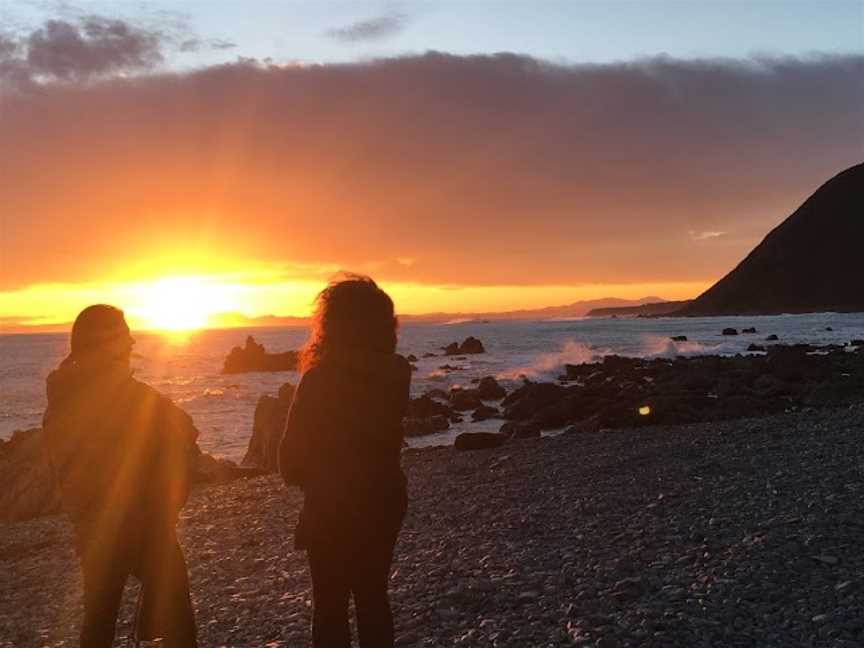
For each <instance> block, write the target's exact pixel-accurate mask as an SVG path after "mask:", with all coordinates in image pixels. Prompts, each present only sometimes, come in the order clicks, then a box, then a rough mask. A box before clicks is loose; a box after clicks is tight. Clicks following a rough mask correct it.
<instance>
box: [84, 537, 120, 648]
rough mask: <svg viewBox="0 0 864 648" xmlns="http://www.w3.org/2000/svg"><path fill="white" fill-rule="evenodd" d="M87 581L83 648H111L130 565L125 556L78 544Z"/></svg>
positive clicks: (85, 581) (85, 584)
mask: <svg viewBox="0 0 864 648" xmlns="http://www.w3.org/2000/svg"><path fill="white" fill-rule="evenodd" d="M79 557H80V560H81V572H82V575H83V580H84V621H83V622H82V624H81V648H111V645H112V644H113V643H114V633H115V626H116V625H117V613H118V612H119V610H120V601H121V600H122V598H123V587H124V586H125V585H126V580H127V579H128V578H129V573H130V565H129V561H128V560H127V559H126V556H124V555H123V552H119V551H116V550H112V549H110V548H105V547H98V546H93V545H91V544H90V543H86V544H85V542H79Z"/></svg>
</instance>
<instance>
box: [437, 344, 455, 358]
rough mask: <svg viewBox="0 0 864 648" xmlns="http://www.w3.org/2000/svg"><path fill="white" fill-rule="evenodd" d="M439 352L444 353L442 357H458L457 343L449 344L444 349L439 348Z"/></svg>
mask: <svg viewBox="0 0 864 648" xmlns="http://www.w3.org/2000/svg"><path fill="white" fill-rule="evenodd" d="M441 350H442V351H444V355H447V356H453V355H459V343H458V342H451V343H450V344H448V345H447V346H446V347H441Z"/></svg>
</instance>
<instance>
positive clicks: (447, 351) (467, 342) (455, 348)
mask: <svg viewBox="0 0 864 648" xmlns="http://www.w3.org/2000/svg"><path fill="white" fill-rule="evenodd" d="M441 348H442V350H443V351H444V355H447V356H458V355H472V354H477V353H485V352H486V349H484V348H483V343H482V342H481V341H480V340H478V339H477V338H475V337H473V336H469V337H467V338H465V339H464V340H463V341H462V343H461V344H459V343H458V342H451V343H450V344H448V345H447V346H446V347H441Z"/></svg>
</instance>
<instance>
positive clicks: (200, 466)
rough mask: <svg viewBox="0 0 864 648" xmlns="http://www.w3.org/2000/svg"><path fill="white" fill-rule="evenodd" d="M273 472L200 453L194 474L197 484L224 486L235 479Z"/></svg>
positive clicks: (193, 479) (194, 480)
mask: <svg viewBox="0 0 864 648" xmlns="http://www.w3.org/2000/svg"><path fill="white" fill-rule="evenodd" d="M268 472H272V471H271V470H269V469H264V468H259V467H257V466H252V467H245V466H238V465H237V464H236V463H234V462H233V461H231V460H230V459H223V458H218V457H214V456H213V455H211V454H208V453H206V452H198V455H197V457H196V459H195V466H194V468H193V473H192V481H193V482H194V483H196V484H224V483H226V482H230V481H234V480H235V479H241V478H248V477H257V476H259V475H264V474H266V473H268Z"/></svg>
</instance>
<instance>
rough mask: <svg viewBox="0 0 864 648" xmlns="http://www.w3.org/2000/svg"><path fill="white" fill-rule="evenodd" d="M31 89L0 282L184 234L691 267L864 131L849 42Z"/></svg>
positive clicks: (212, 245)
mask: <svg viewBox="0 0 864 648" xmlns="http://www.w3.org/2000/svg"><path fill="white" fill-rule="evenodd" d="M91 69H92V68H91ZM102 69H104V68H102ZM37 90H38V91H32V92H28V91H22V92H19V93H16V94H13V95H9V96H5V97H4V98H2V99H0V102H2V104H0V110H2V114H3V119H2V120H0V150H2V151H3V155H2V156H0V197H2V204H3V209H2V213H0V218H2V219H3V222H2V229H3V236H2V237H0V259H2V261H3V267H2V272H0V287H2V286H7V287H8V286H14V285H22V284H26V283H34V282H36V281H51V280H72V279H74V278H78V277H81V278H84V279H86V278H93V277H97V278H98V277H99V276H101V275H104V274H105V273H110V272H113V271H115V270H116V269H117V268H124V267H127V266H128V265H129V264H130V263H131V262H133V261H135V260H140V259H146V258H148V257H152V256H154V255H157V254H161V253H163V252H165V250H173V251H174V253H175V254H176V255H177V257H178V258H181V257H182V256H183V254H184V250H188V249H189V248H190V247H195V249H199V250H206V251H207V254H208V255H209V257H211V258H215V259H218V258H222V257H225V258H232V259H235V258H240V259H244V258H245V259H255V260H259V261H261V262H280V261H281V262H292V263H301V264H314V265H333V266H337V267H342V268H351V269H361V268H364V267H377V268H379V269H378V270H376V277H378V278H381V279H386V280H389V281H404V282H424V283H434V284H439V285H451V284H464V283H471V284H472V285H491V284H495V285H541V284H542V285H565V284H569V285H576V284H598V283H608V284H623V283H660V282H669V281H674V282H694V281H705V280H708V279H713V278H717V277H719V276H721V275H723V274H724V273H726V272H728V270H729V269H730V268H731V267H733V266H734V265H735V263H737V262H738V261H739V260H740V259H741V258H742V257H743V256H744V255H745V254H746V253H747V252H748V251H749V249H750V248H751V247H752V246H753V245H755V244H756V243H757V242H758V241H759V239H760V238H761V237H762V236H764V234H765V233H766V232H767V231H768V230H769V229H771V228H772V227H773V226H775V225H776V224H777V223H779V222H780V221H781V220H782V219H783V218H785V217H786V216H787V215H789V214H790V213H791V212H792V211H793V210H794V209H795V208H796V207H797V206H798V205H799V204H800V203H801V202H802V201H803V200H804V198H806V197H807V196H808V195H809V194H810V193H812V192H813V191H814V190H815V189H816V188H817V187H818V186H819V185H820V184H821V183H822V182H824V181H825V180H827V179H828V178H829V177H831V176H832V175H833V174H835V173H836V172H838V171H840V170H841V169H842V168H844V167H846V166H850V165H851V164H854V163H857V162H859V161H860V160H861V152H862V144H864V57H862V56H859V55H854V56H853V55H850V56H814V57H810V58H806V59H796V58H760V59H752V60H742V61H738V60H713V59H712V60H675V59H668V58H652V59H641V60H633V61H627V62H621V63H615V64H602V65H558V64H553V63H549V62H546V61H542V60H536V59H533V58H529V57H524V56H516V55H512V54H501V55H494V56H469V57H462V56H453V55H447V54H440V53H428V54H425V55H422V56H411V57H402V58H392V59H383V60H377V61H371V62H364V63H356V64H339V65H336V64H334V65H306V66H284V67H283V66H275V65H263V64H260V63H255V62H251V61H245V62H239V63H236V64H230V65H222V66H218V67H212V68H208V69H203V70H198V71H194V72H190V73H175V74H157V75H152V74H145V75H139V76H132V77H129V78H114V79H110V78H106V79H102V80H96V81H90V82H88V83H84V82H81V83H76V82H71V81H70V82H64V83H50V82H49V83H43V84H41V85H40V86H39V87H38V89H37ZM724 231H725V232H734V233H735V236H734V237H732V236H727V237H724V239H723V240H724V243H725V244H724V245H711V246H706V245H704V244H700V242H698V241H694V240H693V239H692V237H691V236H690V235H689V233H690V232H695V233H717V232H724ZM397 257H402V258H405V259H408V258H411V259H416V261H415V262H414V263H413V264H404V263H399V262H398V261H396V260H395V259H396V258H397ZM382 259H389V260H390V261H389V262H387V263H384V264H383V265H380V266H374V265H373V264H375V263H376V262H378V263H380V262H381V260H382Z"/></svg>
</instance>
